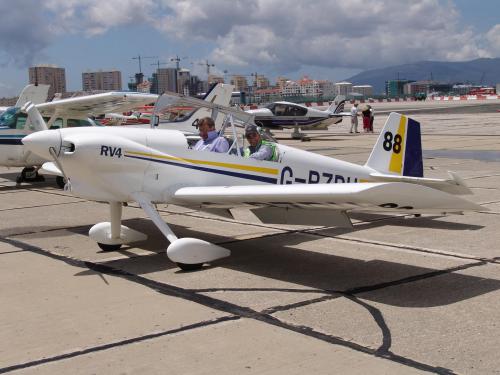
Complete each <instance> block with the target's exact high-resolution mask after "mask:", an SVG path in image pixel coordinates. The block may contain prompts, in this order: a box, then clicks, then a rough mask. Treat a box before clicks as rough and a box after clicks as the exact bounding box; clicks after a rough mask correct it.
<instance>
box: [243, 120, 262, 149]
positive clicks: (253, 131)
mask: <svg viewBox="0 0 500 375" xmlns="http://www.w3.org/2000/svg"><path fill="white" fill-rule="evenodd" d="M245 137H246V138H247V140H248V143H250V146H252V147H255V146H257V145H258V144H259V142H260V134H259V128H258V127H257V125H253V124H251V125H247V126H246V127H245Z"/></svg>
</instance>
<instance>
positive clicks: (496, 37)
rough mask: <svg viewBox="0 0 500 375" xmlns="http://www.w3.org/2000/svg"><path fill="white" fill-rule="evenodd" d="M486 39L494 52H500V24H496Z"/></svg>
mask: <svg viewBox="0 0 500 375" xmlns="http://www.w3.org/2000/svg"><path fill="white" fill-rule="evenodd" d="M486 39H487V40H488V42H489V43H490V46H491V48H492V50H493V52H496V53H497V54H500V24H496V25H495V26H493V27H492V28H491V29H490V30H489V31H488V32H487V33H486Z"/></svg>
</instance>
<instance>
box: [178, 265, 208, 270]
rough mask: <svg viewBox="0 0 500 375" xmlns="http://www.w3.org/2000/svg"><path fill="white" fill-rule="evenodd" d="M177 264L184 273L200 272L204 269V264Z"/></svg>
mask: <svg viewBox="0 0 500 375" xmlns="http://www.w3.org/2000/svg"><path fill="white" fill-rule="evenodd" d="M176 264H177V266H178V267H179V268H180V269H181V270H183V271H198V270H201V268H202V267H203V263H195V264H188V263H176Z"/></svg>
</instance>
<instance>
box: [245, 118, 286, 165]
mask: <svg viewBox="0 0 500 375" xmlns="http://www.w3.org/2000/svg"><path fill="white" fill-rule="evenodd" d="M245 137H246V139H247V141H248V144H249V145H248V147H247V148H245V149H244V150H243V156H244V157H246V158H251V159H257V160H269V161H277V160H278V149H277V147H276V143H274V142H269V141H266V140H264V139H262V136H261V135H260V131H259V128H258V127H257V125H254V124H249V125H247V126H246V127H245Z"/></svg>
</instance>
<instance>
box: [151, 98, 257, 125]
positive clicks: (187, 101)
mask: <svg viewBox="0 0 500 375" xmlns="http://www.w3.org/2000/svg"><path fill="white" fill-rule="evenodd" d="M174 107H191V108H208V109H212V110H214V111H218V112H221V113H224V114H226V115H229V114H231V115H232V116H233V118H235V119H236V120H239V121H242V122H243V123H253V119H254V117H255V116H254V115H253V114H250V113H247V112H245V111H242V110H240V109H237V108H233V107H226V106H223V105H220V104H215V103H212V102H208V101H206V100H202V99H197V98H192V97H188V96H183V95H179V94H176V93H173V92H167V93H165V94H163V95H162V96H161V97H160V98H159V99H158V101H157V102H156V105H155V110H154V111H155V113H163V112H165V111H168V110H169V109H170V108H174Z"/></svg>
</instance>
